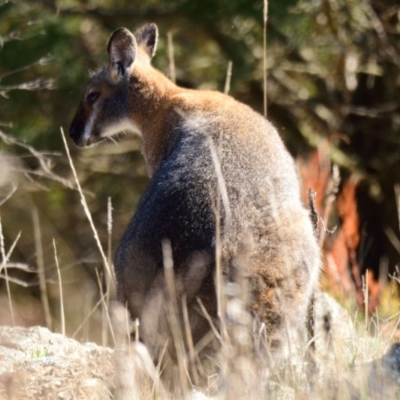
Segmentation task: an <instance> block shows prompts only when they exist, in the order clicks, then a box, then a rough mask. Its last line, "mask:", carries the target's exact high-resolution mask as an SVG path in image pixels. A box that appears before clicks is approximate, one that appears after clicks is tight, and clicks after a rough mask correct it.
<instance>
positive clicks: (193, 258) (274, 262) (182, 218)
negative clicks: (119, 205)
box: [69, 24, 320, 354]
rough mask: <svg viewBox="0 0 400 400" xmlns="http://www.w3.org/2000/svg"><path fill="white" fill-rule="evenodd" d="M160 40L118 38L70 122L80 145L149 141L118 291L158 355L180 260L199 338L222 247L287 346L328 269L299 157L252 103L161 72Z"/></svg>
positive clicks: (118, 34) (260, 316) (210, 309)
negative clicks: (305, 197) (146, 180)
mask: <svg viewBox="0 0 400 400" xmlns="http://www.w3.org/2000/svg"><path fill="white" fill-rule="evenodd" d="M157 37H158V31H157V27H156V25H155V24H147V25H145V26H143V27H142V28H141V29H139V30H138V31H137V32H136V33H135V34H134V35H133V34H132V33H131V32H130V31H129V30H128V29H126V28H120V29H118V30H117V31H115V32H114V33H113V34H112V36H111V38H110V40H109V43H108V47H107V49H108V57H109V61H108V64H107V65H106V66H105V67H104V68H102V69H100V70H99V71H98V72H96V73H95V74H94V75H93V76H92V77H91V79H90V81H89V83H88V84H87V86H86V89H85V91H84V94H83V97H82V100H81V102H80V104H79V107H78V110H77V112H76V115H75V117H74V119H73V121H72V124H71V127H70V129H69V133H70V136H71V138H72V139H73V141H74V142H75V143H76V144H77V145H78V146H80V147H85V146H90V145H92V144H95V143H98V142H100V141H102V140H104V139H105V138H107V137H109V136H112V135H115V134H117V133H119V132H121V131H125V130H129V131H133V132H134V133H136V134H138V135H139V136H140V137H141V141H142V148H141V151H142V154H143V156H144V160H145V163H146V168H147V172H148V175H149V176H150V178H151V181H150V184H149V187H148V189H147V191H146V192H145V194H144V196H143V198H142V199H141V201H140V204H139V206H138V208H137V211H136V214H135V216H134V217H133V219H132V221H131V222H130V224H129V226H128V229H127V230H126V233H125V235H124V237H123V239H122V241H121V244H120V246H119V248H118V251H117V254H116V258H115V265H114V268H115V274H116V279H117V296H118V299H119V301H121V302H122V303H124V304H126V305H127V307H128V309H129V311H130V315H131V317H132V318H133V319H136V318H138V319H139V320H140V322H141V325H140V337H141V339H142V340H143V341H144V342H145V343H146V344H147V345H148V346H149V347H150V348H153V354H154V352H156V351H157V350H159V349H160V348H162V347H163V340H164V341H165V340H166V338H165V336H164V332H165V331H166V330H165V329H166V328H165V326H166V325H168V323H167V321H166V320H167V317H166V305H167V303H168V301H166V300H167V299H170V297H171V293H170V291H169V288H168V280H166V271H164V266H165V264H166V263H169V264H172V265H173V273H174V277H175V280H174V282H175V297H176V299H177V300H178V301H176V304H178V308H180V307H181V304H182V300H184V301H186V303H187V309H188V311H189V321H190V327H191V330H192V334H193V340H194V342H195V343H196V342H198V341H199V340H200V339H201V338H202V336H203V335H205V334H206V333H207V332H208V331H209V329H210V324H209V321H208V320H207V318H206V316H205V315H204V313H203V312H201V311H200V307H199V302H201V303H203V305H204V307H205V309H206V310H207V313H208V314H209V316H207V317H208V319H209V318H210V317H211V318H213V319H217V314H218V313H217V308H218V307H217V296H216V287H215V286H216V285H215V271H216V252H217V254H218V257H219V261H220V265H221V269H222V276H223V279H224V281H225V282H229V281H231V280H234V279H235V276H237V274H238V268H245V269H246V272H245V275H246V276H247V278H248V282H249V287H250V290H249V299H250V300H249V304H248V310H249V312H250V313H252V314H253V315H254V316H255V319H256V320H258V321H260V322H261V323H265V327H266V331H267V335H268V342H269V344H270V346H271V349H274V348H279V346H280V343H281V341H282V340H283V338H284V337H286V332H287V330H288V329H293V328H294V329H297V328H299V327H301V326H302V324H304V320H305V316H306V312H307V306H308V304H309V301H310V296H311V294H312V292H313V290H314V289H315V286H316V283H317V281H318V274H319V267H320V260H319V250H318V246H317V242H316V239H315V237H314V232H313V228H312V224H311V220H310V216H309V213H308V211H307V210H306V209H305V208H304V206H303V205H302V202H301V199H300V190H299V180H298V177H297V173H296V168H295V164H294V161H293V159H292V157H291V156H290V155H289V153H288V151H287V150H286V149H285V146H284V144H283V142H282V140H281V139H280V137H279V135H278V133H277V131H276V130H275V128H274V127H273V126H272V125H271V124H270V123H269V122H268V121H267V120H266V119H265V118H264V117H262V116H261V115H259V114H258V113H256V112H255V111H253V110H252V109H250V108H249V107H248V106H246V105H244V104H242V103H240V102H238V101H235V100H234V99H233V98H232V97H230V96H228V95H225V94H222V93H219V92H216V91H203V90H190V89H184V88H180V87H178V86H177V85H175V84H174V83H173V82H171V81H170V80H169V79H168V78H167V77H165V76H164V75H163V74H162V73H161V72H159V71H157V70H156V69H154V68H153V67H152V66H151V64H150V61H151V59H152V57H153V56H154V53H155V50H156V45H157ZM217 227H218V228H217ZM243 252H245V253H246V254H245V260H246V262H245V263H244V264H245V265H243V262H242V263H241V262H239V261H238V260H240V258H241V257H242V256H243V254H242V253H243ZM242 259H243V257H242ZM239 272H240V271H239Z"/></svg>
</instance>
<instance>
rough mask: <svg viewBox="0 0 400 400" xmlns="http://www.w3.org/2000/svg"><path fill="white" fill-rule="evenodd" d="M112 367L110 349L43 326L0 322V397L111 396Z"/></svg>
mask: <svg viewBox="0 0 400 400" xmlns="http://www.w3.org/2000/svg"><path fill="white" fill-rule="evenodd" d="M114 369H115V368H114V363H113V351H112V350H111V349H109V348H104V347H100V346H97V345H95V344H93V343H86V344H80V343H78V342H77V341H75V340H73V339H69V338H67V337H65V336H63V335H60V334H56V333H52V332H50V331H49V330H48V329H46V328H42V327H32V328H22V327H9V326H2V327H0V399H13V400H19V399H21V400H22V399H24V400H25V399H26V400H30V399H49V398H51V399H53V398H54V399H57V398H59V399H95V398H96V399H98V398H109V393H110V390H112V389H113V375H114Z"/></svg>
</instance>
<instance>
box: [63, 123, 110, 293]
mask: <svg viewBox="0 0 400 400" xmlns="http://www.w3.org/2000/svg"><path fill="white" fill-rule="evenodd" d="M60 130H61V137H62V139H63V142H64V146H65V150H66V153H67V157H68V161H69V164H70V166H71V170H72V173H73V175H74V178H75V183H76V186H77V188H78V191H79V194H80V196H81V203H82V206H83V209H84V211H85V214H86V217H87V219H88V221H89V224H90V227H91V228H92V231H93V235H94V238H95V241H96V244H97V247H98V249H99V251H100V254H101V257H102V259H103V263H104V266H105V269H106V271H107V273H108V275H109V278H110V281H111V282H113V284H114V286H115V283H114V281H113V279H112V276H113V275H112V273H111V269H110V266H109V265H108V260H107V257H106V255H105V253H104V250H103V246H102V245H101V242H100V238H99V235H98V233H97V230H96V227H95V226H94V222H93V218H92V214H91V213H90V211H89V207H88V205H87V202H86V197H85V195H84V194H83V191H82V188H81V184H80V183H79V179H78V175H77V173H76V170H75V166H74V163H73V161H72V158H71V154H70V152H69V147H68V144H67V140H66V139H65V135H64V130H63V128H60Z"/></svg>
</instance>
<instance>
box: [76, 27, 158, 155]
mask: <svg viewBox="0 0 400 400" xmlns="http://www.w3.org/2000/svg"><path fill="white" fill-rule="evenodd" d="M157 37H158V31H157V26H156V25H155V24H147V25H145V26H143V27H142V28H141V29H139V30H138V31H137V32H136V33H135V35H133V34H132V33H131V32H130V31H129V30H128V29H126V28H120V29H118V30H116V31H115V32H114V33H113V34H112V35H111V38H110V40H109V42H108V46H107V51H108V64H107V65H106V66H105V67H104V68H102V69H100V70H99V71H98V72H97V73H95V74H94V75H93V76H92V77H91V79H90V81H89V83H88V84H87V86H86V88H85V91H84V93H83V97H82V99H81V102H80V104H79V106H78V110H77V112H76V114H75V117H74V119H73V121H72V123H71V126H70V128H69V135H70V136H71V138H72V140H73V141H74V142H75V144H76V145H78V146H80V147H84V146H90V145H92V144H94V143H97V142H99V141H101V140H103V139H104V138H106V137H109V136H112V135H114V134H116V133H119V132H121V131H124V130H131V131H136V132H138V133H140V130H139V128H138V127H137V126H136V125H135V122H134V120H133V119H132V116H131V115H130V114H131V110H132V108H134V107H135V104H132V102H133V103H134V102H135V96H133V95H132V91H135V76H134V73H133V72H134V69H135V65H138V64H142V65H143V64H147V65H148V64H150V61H151V58H152V57H153V55H154V53H155V50H156V45H157Z"/></svg>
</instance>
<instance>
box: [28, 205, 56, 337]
mask: <svg viewBox="0 0 400 400" xmlns="http://www.w3.org/2000/svg"><path fill="white" fill-rule="evenodd" d="M32 220H33V230H34V236H35V247H36V261H37V267H38V276H39V286H40V298H41V300H42V306H43V311H44V318H45V321H46V326H47V328H48V329H49V330H51V329H52V320H51V313H50V305H49V298H48V295H47V285H46V274H45V268H44V261H43V247H42V237H41V232H40V222H39V213H38V210H37V208H36V207H34V208H33V210H32Z"/></svg>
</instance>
